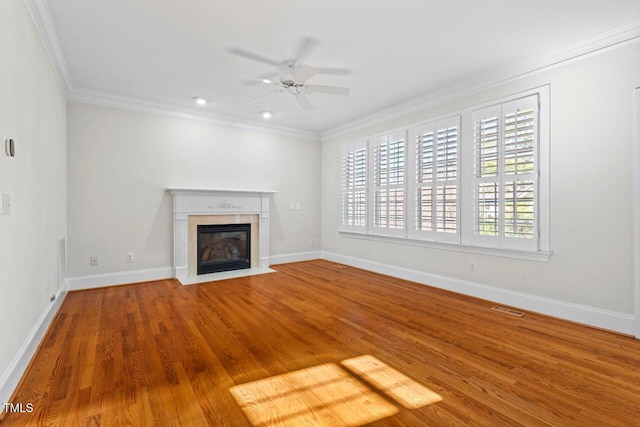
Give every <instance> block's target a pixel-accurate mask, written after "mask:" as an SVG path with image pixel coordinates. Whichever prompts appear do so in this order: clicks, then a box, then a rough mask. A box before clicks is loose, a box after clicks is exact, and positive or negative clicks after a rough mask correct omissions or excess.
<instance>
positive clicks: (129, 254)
mask: <svg viewBox="0 0 640 427" xmlns="http://www.w3.org/2000/svg"><path fill="white" fill-rule="evenodd" d="M125 260H126V261H127V262H133V252H127V255H126V256H125Z"/></svg>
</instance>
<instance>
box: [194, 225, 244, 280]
mask: <svg viewBox="0 0 640 427" xmlns="http://www.w3.org/2000/svg"><path fill="white" fill-rule="evenodd" d="M197 248H198V251H197V263H198V264H197V274H198V275H200V274H209V273H217V272H219V271H230V270H240V269H243V268H251V224H206V225H198V242H197Z"/></svg>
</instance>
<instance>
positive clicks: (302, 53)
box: [293, 37, 318, 62]
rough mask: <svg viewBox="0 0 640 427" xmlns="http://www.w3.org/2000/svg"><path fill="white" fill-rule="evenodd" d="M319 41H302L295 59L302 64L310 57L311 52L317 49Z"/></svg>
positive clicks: (310, 39)
mask: <svg viewBox="0 0 640 427" xmlns="http://www.w3.org/2000/svg"><path fill="white" fill-rule="evenodd" d="M317 44H318V41H317V40H316V39H313V38H311V37H305V38H303V39H302V40H301V41H300V44H299V45H298V49H297V50H296V53H295V56H294V57H293V58H294V59H295V60H296V61H297V62H302V61H303V60H304V59H305V58H306V57H308V56H309V54H310V53H311V51H312V50H313V49H314V48H315V47H316V45H317Z"/></svg>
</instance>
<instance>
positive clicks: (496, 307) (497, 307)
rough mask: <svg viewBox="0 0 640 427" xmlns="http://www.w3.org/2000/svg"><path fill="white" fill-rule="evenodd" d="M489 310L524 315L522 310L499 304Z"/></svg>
mask: <svg viewBox="0 0 640 427" xmlns="http://www.w3.org/2000/svg"><path fill="white" fill-rule="evenodd" d="M491 310H495V311H499V312H500V313H505V314H510V315H512V316H516V317H522V316H524V313H523V312H522V311H518V310H514V309H513V308H507V307H500V306H499V305H496V306H495V307H493V308H492V309H491Z"/></svg>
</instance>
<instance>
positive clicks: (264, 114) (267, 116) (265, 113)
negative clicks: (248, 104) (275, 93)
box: [260, 111, 273, 119]
mask: <svg viewBox="0 0 640 427" xmlns="http://www.w3.org/2000/svg"><path fill="white" fill-rule="evenodd" d="M260 114H262V118H263V119H270V118H271V117H272V116H273V113H272V112H271V111H263V112H261V113H260Z"/></svg>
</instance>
